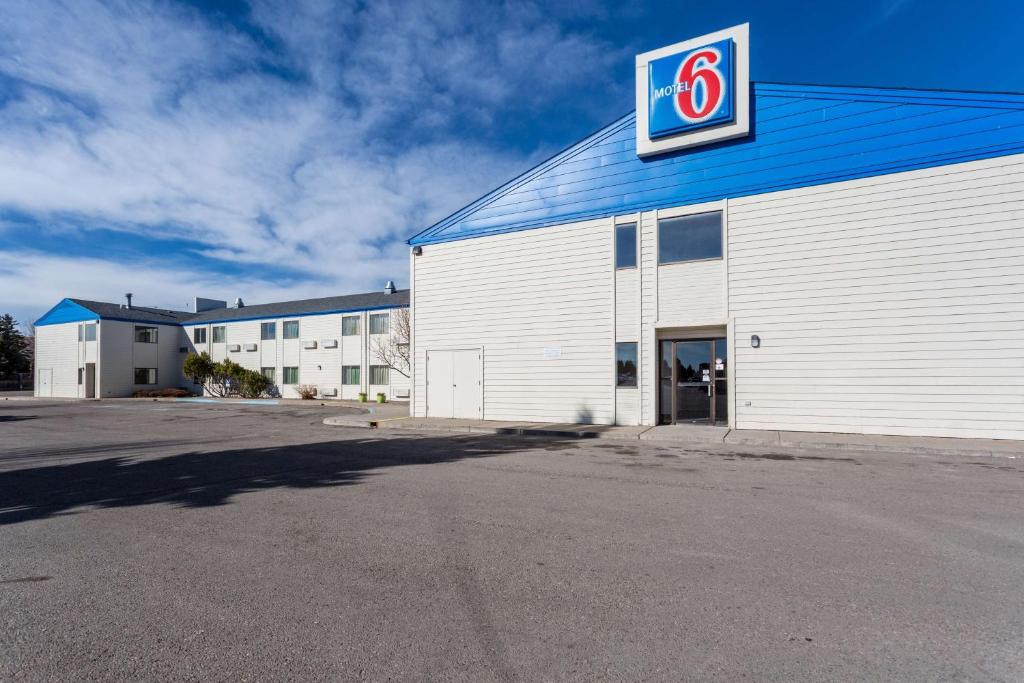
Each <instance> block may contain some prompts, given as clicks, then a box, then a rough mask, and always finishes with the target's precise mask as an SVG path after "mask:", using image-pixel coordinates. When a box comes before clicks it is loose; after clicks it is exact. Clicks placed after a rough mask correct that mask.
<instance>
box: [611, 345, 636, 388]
mask: <svg viewBox="0 0 1024 683" xmlns="http://www.w3.org/2000/svg"><path fill="white" fill-rule="evenodd" d="M636 366H637V355H636V342H619V343H617V344H616V345H615V385H616V386H619V387H635V386H636Z"/></svg>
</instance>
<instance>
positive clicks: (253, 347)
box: [245, 344, 256, 351]
mask: <svg viewBox="0 0 1024 683" xmlns="http://www.w3.org/2000/svg"><path fill="white" fill-rule="evenodd" d="M245 350H246V351H255V350H256V345H255V344H246V345H245Z"/></svg>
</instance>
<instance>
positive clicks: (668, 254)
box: [658, 211, 722, 263]
mask: <svg viewBox="0 0 1024 683" xmlns="http://www.w3.org/2000/svg"><path fill="white" fill-rule="evenodd" d="M715 258H722V212H721V211H712V212H711V213H698V214H694V215H692V216H680V217H679V218H665V219H662V220H660V221H658V263H679V262H680V261H700V260H703V259H715Z"/></svg>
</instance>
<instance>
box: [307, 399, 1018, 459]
mask: <svg viewBox="0 0 1024 683" xmlns="http://www.w3.org/2000/svg"><path fill="white" fill-rule="evenodd" d="M372 408H373V409H375V412H374V413H372V414H366V415H342V416H337V417H328V418H326V419H325V420H324V424H327V425H335V426H345V427H368V428H377V429H395V430H408V431H417V432H446V433H451V434H511V435H516V436H557V437H564V438H574V439H610V440H616V441H637V440H639V441H657V442H663V443H664V442H667V443H678V444H686V445H694V444H701V443H706V444H734V445H745V446H760V447H769V448H770V447H779V448H801V449H805V448H821V449H828V450H856V451H885V452H889V453H920V454H925V453H928V454H941V453H951V454H952V453H955V454H958V455H980V456H1002V457H1014V458H1016V457H1020V458H1024V442H1021V441H1001V440H995V439H948V438H936V437H913V436H882V435H873V434H834V433H827V432H784V431H770V430H751V429H729V428H728V427H712V426H702V425H660V426H657V427H648V426H637V427H626V426H611V425H589V424H572V423H553V422H504V421H500V420H458V419H455V420H449V419H442V418H421V417H409V416H408V415H407V409H408V406H407V405H406V404H395V403H388V404H384V405H381V406H372Z"/></svg>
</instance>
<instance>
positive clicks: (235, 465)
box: [0, 436, 530, 525]
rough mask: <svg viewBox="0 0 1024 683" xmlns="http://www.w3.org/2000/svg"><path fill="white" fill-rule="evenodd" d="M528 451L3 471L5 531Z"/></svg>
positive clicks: (491, 443) (418, 451) (307, 452)
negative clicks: (80, 513)
mask: <svg viewBox="0 0 1024 683" xmlns="http://www.w3.org/2000/svg"><path fill="white" fill-rule="evenodd" d="M529 448H530V446H529V445H528V444H526V443H524V442H523V441H522V440H516V439H500V438H494V437H489V438H481V437H451V436H447V437H422V436H409V437H403V438H388V439H380V438H372V439H352V440H344V441H326V442H321V443H312V444H300V445H289V446H282V447H274V448H244V449H234V450H222V451H212V452H206V453H201V452H195V451H191V452H187V453H180V454H177V455H170V456H166V457H161V458H153V459H146V460H137V459H134V458H130V457H112V458H103V459H99V460H89V461H86V462H73V463H65V464H61V465H53V466H49V467H33V468H25V469H18V470H12V471H7V472H0V525H4V524H16V523H19V522H25V521H29V520H35V519H44V518H47V517H50V516H53V515H57V514H60V513H64V512H66V511H68V510H71V509H74V508H77V507H81V506H94V507H100V508H117V507H130V506H135V505H149V504H153V503H166V504H169V505H175V506H180V507H210V506H217V505H225V504H227V503H229V502H231V498H232V497H233V496H235V495H238V494H240V493H247V492H252V491H261V490H266V489H275V488H293V489H305V488H321V487H330V486H348V485H351V484H357V483H359V482H360V481H362V480H363V479H364V478H365V477H368V476H370V474H371V472H370V470H375V469H380V468H387V467H400V466H405V465H431V464H437V463H445V462H454V461H459V460H465V459H468V458H483V457H489V456H494V455H502V454H505V453H514V452H517V451H521V450H528V449H529ZM52 454H53V455H57V454H56V453H52ZM62 455H65V456H75V455H80V451H78V450H77V449H76V448H68V449H66V451H65V452H64V453H63V454H62Z"/></svg>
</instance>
